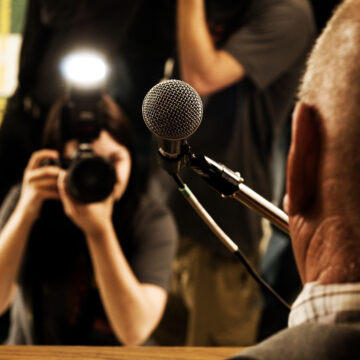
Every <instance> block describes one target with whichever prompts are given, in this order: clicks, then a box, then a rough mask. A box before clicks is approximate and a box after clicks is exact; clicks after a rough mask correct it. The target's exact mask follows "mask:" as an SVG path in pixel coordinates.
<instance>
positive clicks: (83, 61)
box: [60, 51, 108, 87]
mask: <svg viewBox="0 0 360 360" xmlns="http://www.w3.org/2000/svg"><path fill="white" fill-rule="evenodd" d="M60 68H61V72H62V74H63V76H64V77H65V79H66V80H67V81H69V82H70V83H72V84H73V85H77V86H80V87H93V86H97V85H100V84H102V83H103V82H104V80H105V78H106V76H107V73H108V68H107V65H106V63H105V61H104V59H103V58H102V57H101V56H100V55H99V54H97V53H95V52H90V51H86V52H85V51H83V52H78V53H72V54H70V55H68V56H66V57H65V58H64V60H63V61H62V62H61V65H60Z"/></svg>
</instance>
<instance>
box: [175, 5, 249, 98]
mask: <svg viewBox="0 0 360 360" xmlns="http://www.w3.org/2000/svg"><path fill="white" fill-rule="evenodd" d="M177 42H178V44H177V46H178V52H179V62H180V74H181V78H182V80H184V81H185V82H187V83H188V84H190V85H191V86H193V87H194V88H195V90H196V91H197V92H198V93H199V94H200V95H208V94H211V93H213V92H216V91H218V90H220V89H223V88H225V87H227V86H229V85H231V84H233V83H235V82H237V81H239V80H240V79H241V78H243V77H244V76H245V70H244V68H243V66H242V65H241V64H240V63H239V62H238V61H237V60H236V59H235V58H234V57H233V56H232V55H230V54H229V53H228V52H226V51H224V50H221V49H216V47H215V45H214V43H213V40H212V38H211V34H210V31H209V28H208V26H207V23H206V15H205V4H204V0H178V1H177Z"/></svg>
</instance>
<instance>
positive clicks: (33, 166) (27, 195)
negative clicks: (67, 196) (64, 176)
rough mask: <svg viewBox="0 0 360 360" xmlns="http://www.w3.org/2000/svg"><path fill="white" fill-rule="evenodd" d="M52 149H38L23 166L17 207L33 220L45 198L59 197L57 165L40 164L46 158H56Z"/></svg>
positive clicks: (58, 170) (56, 155) (55, 153)
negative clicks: (24, 166)
mask: <svg viewBox="0 0 360 360" xmlns="http://www.w3.org/2000/svg"><path fill="white" fill-rule="evenodd" d="M58 158H59V154H58V152H57V151H54V150H39V151H36V152H34V153H33V154H32V156H31V157H30V160H29V162H28V165H27V166H26V168H25V171H24V176H23V182H22V186H21V195H20V199H19V202H18V205H17V209H19V210H20V211H23V212H24V213H25V214H26V215H27V216H29V217H31V218H32V219H33V220H35V219H36V218H37V217H38V216H39V213H40V209H41V206H42V204H43V202H44V200H46V199H59V194H58V190H57V178H58V175H59V172H60V168H59V167H57V166H41V163H42V162H43V161H44V160H46V159H58Z"/></svg>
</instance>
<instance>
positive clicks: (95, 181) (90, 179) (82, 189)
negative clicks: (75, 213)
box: [42, 91, 116, 203]
mask: <svg viewBox="0 0 360 360" xmlns="http://www.w3.org/2000/svg"><path fill="white" fill-rule="evenodd" d="M100 99H101V95H100V94H99V93H98V92H93V93H92V92H85V93H83V92H82V93H76V92H75V91H73V92H72V94H71V96H70V97H69V98H68V100H67V102H66V103H65V105H64V106H63V108H62V113H61V133H62V138H63V140H64V142H66V141H67V140H68V139H75V140H77V141H78V143H79V144H78V148H77V151H76V153H75V155H74V156H72V157H71V158H60V160H58V161H54V160H47V161H46V162H45V163H43V164H42V165H56V166H60V167H62V168H64V169H67V170H68V174H67V176H66V179H65V188H66V192H67V193H68V194H69V195H70V196H71V197H72V198H73V199H74V200H76V201H77V202H80V203H92V202H98V201H102V200H104V199H106V198H107V197H108V196H109V195H110V194H111V193H112V191H113V188H114V185H115V182H116V172H115V169H114V166H113V165H112V164H111V163H110V162H109V161H108V160H107V159H105V158H103V157H101V156H99V155H97V154H95V152H94V151H93V150H92V148H91V142H92V141H93V140H95V139H97V138H98V137H99V134H100V131H101V128H102V126H101V116H100Z"/></svg>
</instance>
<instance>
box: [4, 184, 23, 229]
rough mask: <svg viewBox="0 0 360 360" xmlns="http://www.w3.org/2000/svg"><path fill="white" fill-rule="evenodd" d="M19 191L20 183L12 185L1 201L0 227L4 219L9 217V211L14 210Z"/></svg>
mask: <svg viewBox="0 0 360 360" xmlns="http://www.w3.org/2000/svg"><path fill="white" fill-rule="evenodd" d="M20 191H21V185H20V184H18V185H15V186H13V187H12V188H11V189H10V190H9V192H8V194H7V195H6V197H5V199H4V201H3V203H2V204H1V208H0V229H1V228H2V227H3V226H4V225H5V223H6V221H7V220H8V218H9V217H10V215H11V213H12V212H13V211H14V209H15V206H16V204H17V202H18V200H19V197H20Z"/></svg>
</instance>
